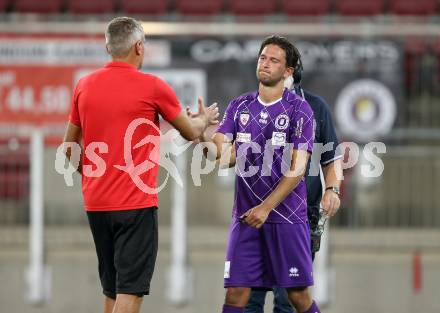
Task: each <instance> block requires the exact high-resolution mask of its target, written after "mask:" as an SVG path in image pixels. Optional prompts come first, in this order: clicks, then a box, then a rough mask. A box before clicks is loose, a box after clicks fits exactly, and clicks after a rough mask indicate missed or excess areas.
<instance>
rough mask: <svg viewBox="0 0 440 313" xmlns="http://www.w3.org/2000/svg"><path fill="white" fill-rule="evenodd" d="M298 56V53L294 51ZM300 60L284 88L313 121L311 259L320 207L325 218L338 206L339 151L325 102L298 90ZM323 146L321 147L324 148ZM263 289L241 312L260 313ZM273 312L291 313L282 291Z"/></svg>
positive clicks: (309, 198)
mask: <svg viewBox="0 0 440 313" xmlns="http://www.w3.org/2000/svg"><path fill="white" fill-rule="evenodd" d="M298 55H299V52H298ZM302 70H303V67H302V62H301V57H300V58H299V59H298V64H297V66H296V67H295V70H294V73H293V79H292V81H293V84H290V85H289V86H288V87H289V88H291V89H292V92H294V93H296V94H297V95H300V96H301V97H302V98H303V99H305V100H306V101H307V103H309V104H310V107H311V108H312V110H313V114H314V117H315V121H316V130H315V143H316V144H315V145H314V148H313V152H312V156H311V158H310V162H309V165H308V169H307V171H306V174H307V175H306V185H307V212H308V217H309V224H310V227H311V229H312V234H311V235H312V246H311V250H312V259H313V258H314V256H315V253H316V252H317V251H318V250H319V246H320V239H321V237H320V234H319V232H318V231H317V226H318V225H317V224H318V220H319V217H320V207H322V209H323V210H324V212H325V214H326V216H327V217H331V216H333V215H334V214H335V213H336V212H337V210H338V209H339V206H340V199H339V187H340V183H341V181H340V179H341V177H342V166H341V158H342V155H341V153H340V151H338V150H337V146H338V138H337V137H336V131H335V128H334V126H333V121H332V118H331V113H330V109H329V107H328V105H327V103H326V102H325V101H324V100H323V99H322V98H321V97H319V96H317V95H314V94H312V93H310V92H308V91H306V90H304V89H303V88H302V87H301V74H302ZM324 147H325V148H324ZM321 166H322V169H323V174H324V181H325V192H324V196H323V195H322V183H321V177H320V167H321ZM266 293H267V290H264V289H253V290H252V293H251V297H250V299H249V302H248V304H247V306H246V310H245V313H263V312H264V302H265V298H266ZM273 293H274V307H273V312H274V313H293V312H294V311H293V308H292V306H291V305H290V303H289V300H288V298H287V294H286V292H285V290H283V289H282V288H274V289H273Z"/></svg>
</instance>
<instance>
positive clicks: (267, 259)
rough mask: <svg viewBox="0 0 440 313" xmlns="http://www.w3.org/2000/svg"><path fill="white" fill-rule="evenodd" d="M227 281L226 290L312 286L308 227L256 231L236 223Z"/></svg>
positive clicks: (279, 226)
mask: <svg viewBox="0 0 440 313" xmlns="http://www.w3.org/2000/svg"><path fill="white" fill-rule="evenodd" d="M224 278H225V282H224V285H225V288H227V287H263V288H273V287H282V288H289V287H307V286H312V285H313V268H312V256H311V251H310V228H309V225H308V224H305V223H298V224H281V223H265V224H264V225H263V226H262V227H261V228H260V229H255V228H252V227H250V226H249V225H247V224H245V223H240V222H239V221H238V220H237V219H233V220H232V224H231V229H230V233H229V243H228V248H227V253H226V260H225V273H224Z"/></svg>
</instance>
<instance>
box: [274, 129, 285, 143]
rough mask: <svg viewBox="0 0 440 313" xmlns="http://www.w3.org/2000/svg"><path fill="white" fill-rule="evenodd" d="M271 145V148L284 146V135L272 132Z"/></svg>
mask: <svg viewBox="0 0 440 313" xmlns="http://www.w3.org/2000/svg"><path fill="white" fill-rule="evenodd" d="M272 145H273V146H285V145H286V133H283V132H273V133H272Z"/></svg>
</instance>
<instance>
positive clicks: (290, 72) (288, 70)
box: [284, 67, 294, 79]
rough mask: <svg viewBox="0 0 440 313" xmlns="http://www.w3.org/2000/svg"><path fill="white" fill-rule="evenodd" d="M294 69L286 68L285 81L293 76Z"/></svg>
mask: <svg viewBox="0 0 440 313" xmlns="http://www.w3.org/2000/svg"><path fill="white" fill-rule="evenodd" d="M293 71H294V70H293V67H288V68H286V70H285V71H284V79H286V78H287V77H289V76H292V75H293Z"/></svg>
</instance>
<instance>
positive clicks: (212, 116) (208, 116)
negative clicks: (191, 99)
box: [187, 97, 220, 127]
mask: <svg viewBox="0 0 440 313" xmlns="http://www.w3.org/2000/svg"><path fill="white" fill-rule="evenodd" d="M198 104H199V112H197V114H195V115H193V116H192V117H201V118H203V119H205V120H206V126H207V127H208V126H211V125H217V124H218V122H219V121H218V117H219V115H220V113H219V112H218V107H217V103H213V104H211V105H210V106H209V107H205V104H204V103H203V99H202V97H199V99H198ZM188 111H189V110H188V109H187V114H188ZM189 113H190V114H192V113H191V112H189Z"/></svg>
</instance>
